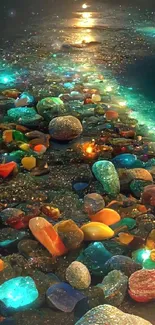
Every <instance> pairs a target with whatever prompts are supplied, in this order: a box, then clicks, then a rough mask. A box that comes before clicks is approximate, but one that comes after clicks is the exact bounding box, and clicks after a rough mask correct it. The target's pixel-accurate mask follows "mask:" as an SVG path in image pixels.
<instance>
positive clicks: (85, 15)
mask: <svg viewBox="0 0 155 325" xmlns="http://www.w3.org/2000/svg"><path fill="white" fill-rule="evenodd" d="M82 17H83V18H84V19H89V18H90V17H91V13H90V12H83V13H82Z"/></svg>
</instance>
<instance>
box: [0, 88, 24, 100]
mask: <svg viewBox="0 0 155 325" xmlns="http://www.w3.org/2000/svg"><path fill="white" fill-rule="evenodd" d="M2 94H3V95H4V96H7V97H10V98H14V99H16V98H17V97H18V96H19V95H20V91H19V90H17V89H6V90H4V91H3V92H2Z"/></svg>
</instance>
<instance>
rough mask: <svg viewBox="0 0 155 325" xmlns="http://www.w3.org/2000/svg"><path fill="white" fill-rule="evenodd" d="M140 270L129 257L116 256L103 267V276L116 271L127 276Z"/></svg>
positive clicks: (138, 265)
mask: <svg viewBox="0 0 155 325" xmlns="http://www.w3.org/2000/svg"><path fill="white" fill-rule="evenodd" d="M140 269H141V265H140V264H138V263H136V262H134V261H133V260H132V259H131V258H130V257H127V256H123V255H116V256H113V257H111V258H110V259H109V260H108V261H107V262H106V263H105V265H104V274H105V275H106V274H108V273H109V272H110V271H113V270H118V271H121V272H122V273H124V274H125V275H127V276H130V275H131V274H132V273H134V272H136V271H137V270H140Z"/></svg>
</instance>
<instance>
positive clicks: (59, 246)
mask: <svg viewBox="0 0 155 325" xmlns="http://www.w3.org/2000/svg"><path fill="white" fill-rule="evenodd" d="M29 228H30V230H31V232H32V233H33V235H34V236H35V237H36V238H37V240H38V241H39V242H40V243H41V244H42V245H43V246H44V247H46V249H47V250H48V251H49V252H50V253H51V254H52V255H55V256H60V255H64V254H65V253H66V252H67V249H66V247H65V246H64V244H63V242H62V240H61V239H60V237H59V235H58V233H57V232H56V231H55V229H54V227H53V226H52V225H51V224H50V223H49V222H48V221H47V220H46V219H44V218H41V217H36V218H33V219H31V220H30V222H29Z"/></svg>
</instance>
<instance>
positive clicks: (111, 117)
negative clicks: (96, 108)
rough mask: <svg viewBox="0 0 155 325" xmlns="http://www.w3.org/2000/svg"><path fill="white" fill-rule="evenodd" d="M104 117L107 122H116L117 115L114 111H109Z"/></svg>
mask: <svg viewBox="0 0 155 325" xmlns="http://www.w3.org/2000/svg"><path fill="white" fill-rule="evenodd" d="M105 117H106V119H107V120H117V119H118V113H117V112H116V111H112V110H109V111H107V112H106V113H105Z"/></svg>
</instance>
